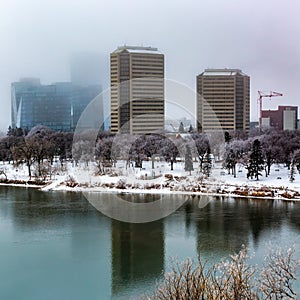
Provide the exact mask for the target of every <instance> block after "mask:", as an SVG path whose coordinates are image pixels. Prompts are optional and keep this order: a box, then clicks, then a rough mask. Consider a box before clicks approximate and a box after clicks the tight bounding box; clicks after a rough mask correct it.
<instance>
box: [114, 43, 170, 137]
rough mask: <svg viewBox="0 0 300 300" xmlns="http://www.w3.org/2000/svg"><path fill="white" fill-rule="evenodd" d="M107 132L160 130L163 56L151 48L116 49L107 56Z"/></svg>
mask: <svg viewBox="0 0 300 300" xmlns="http://www.w3.org/2000/svg"><path fill="white" fill-rule="evenodd" d="M110 86H111V128H110V130H111V132H113V133H117V132H120V133H131V134H147V133H153V132H155V131H158V130H163V129H164V55H163V54H161V53H160V52H159V51H158V50H157V48H152V47H132V46H122V47H118V48H117V49H116V50H115V51H114V52H113V53H111V55H110Z"/></svg>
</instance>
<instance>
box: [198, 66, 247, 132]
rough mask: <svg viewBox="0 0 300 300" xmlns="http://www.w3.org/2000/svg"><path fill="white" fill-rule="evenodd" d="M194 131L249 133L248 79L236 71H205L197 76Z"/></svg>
mask: <svg viewBox="0 0 300 300" xmlns="http://www.w3.org/2000/svg"><path fill="white" fill-rule="evenodd" d="M196 103H197V107H196V114H197V129H198V132H207V131H211V130H249V121H250V120H249V119H250V77H249V76H248V75H246V74H244V73H242V71H241V70H238V69H206V70H205V71H204V72H203V73H201V74H200V75H198V76H197V101H196Z"/></svg>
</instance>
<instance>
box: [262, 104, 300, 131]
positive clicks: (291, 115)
mask: <svg viewBox="0 0 300 300" xmlns="http://www.w3.org/2000/svg"><path fill="white" fill-rule="evenodd" d="M262 126H263V127H273V128H275V129H277V130H295V129H297V128H298V106H278V109H277V110H263V111H262Z"/></svg>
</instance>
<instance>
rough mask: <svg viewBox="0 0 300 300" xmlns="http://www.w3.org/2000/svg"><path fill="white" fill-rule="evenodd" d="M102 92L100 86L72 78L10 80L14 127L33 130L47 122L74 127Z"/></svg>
mask: <svg viewBox="0 0 300 300" xmlns="http://www.w3.org/2000/svg"><path fill="white" fill-rule="evenodd" d="M100 92H101V87H100V86H79V85H75V84H72V83H70V82H60V83H53V84H50V85H42V84H41V83H40V80H39V79H32V78H25V79H21V80H20V81H19V82H14V83H12V84H11V122H12V127H21V128H28V129H29V130H30V129H31V128H33V127H34V126H36V125H44V126H47V127H49V128H51V129H53V130H56V131H72V130H74V129H75V127H76V124H77V122H78V119H79V118H80V116H81V114H82V112H83V111H84V109H85V108H86V107H87V105H88V104H89V103H90V102H91V100H93V99H94V98H95V97H96V96H97V95H98V94H99V93H100ZM100 113H102V112H99V114H100Z"/></svg>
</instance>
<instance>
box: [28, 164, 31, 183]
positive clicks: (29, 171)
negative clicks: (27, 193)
mask: <svg viewBox="0 0 300 300" xmlns="http://www.w3.org/2000/svg"><path fill="white" fill-rule="evenodd" d="M27 168H28V176H29V180H30V179H31V168H30V163H29V161H28V162H27Z"/></svg>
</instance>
